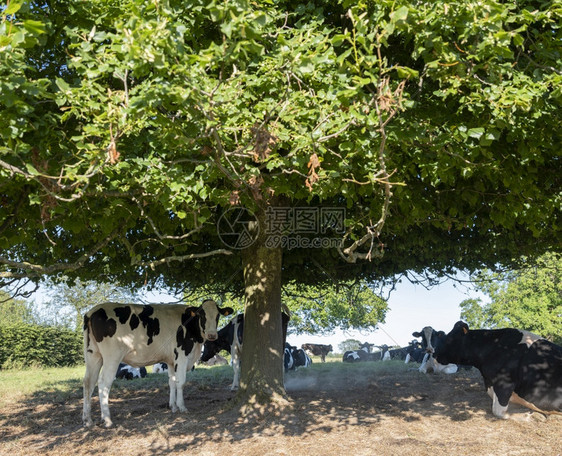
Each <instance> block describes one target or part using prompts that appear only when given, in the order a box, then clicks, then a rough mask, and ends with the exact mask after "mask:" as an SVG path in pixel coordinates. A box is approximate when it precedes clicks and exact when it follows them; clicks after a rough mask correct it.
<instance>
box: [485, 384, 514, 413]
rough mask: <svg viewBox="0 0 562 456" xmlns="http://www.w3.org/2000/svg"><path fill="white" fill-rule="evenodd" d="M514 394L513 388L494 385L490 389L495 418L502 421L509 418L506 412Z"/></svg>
mask: <svg viewBox="0 0 562 456" xmlns="http://www.w3.org/2000/svg"><path fill="white" fill-rule="evenodd" d="M512 393H513V388H507V387H500V386H499V385H494V386H493V387H492V388H489V389H488V394H489V395H490V396H491V398H492V413H493V414H494V416H496V417H498V418H502V419H506V418H507V414H506V412H507V407H508V404H509V398H510V397H511V394H512Z"/></svg>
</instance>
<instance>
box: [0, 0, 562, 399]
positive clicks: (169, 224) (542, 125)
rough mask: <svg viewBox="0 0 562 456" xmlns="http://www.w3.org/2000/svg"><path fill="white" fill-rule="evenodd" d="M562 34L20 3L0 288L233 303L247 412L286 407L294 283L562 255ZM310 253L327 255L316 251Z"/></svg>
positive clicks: (401, 0) (6, 138)
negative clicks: (89, 285)
mask: <svg viewBox="0 0 562 456" xmlns="http://www.w3.org/2000/svg"><path fill="white" fill-rule="evenodd" d="M561 14H562V10H561V9H560V6H559V3H557V2H555V1H553V2H543V1H520V2H516V3H512V2H507V3H505V2H500V1H495V0H481V1H478V2H473V1H467V2H452V3H444V2H433V1H419V2H409V1H405V0H392V1H391V0H381V1H379V2H371V1H355V0H354V1H350V0H331V1H310V2H302V3H301V2H299V1H291V0H285V1H278V2H251V1H247V0H233V1H228V2H216V1H212V0H194V1H190V2H187V1H174V0H159V1H151V2H147V1H145V0H93V1H90V2H58V1H49V0H45V1H32V2H26V3H25V4H24V3H21V2H18V1H15V0H11V1H10V2H9V3H8V4H7V5H6V8H5V9H4V11H3V13H2V22H1V24H0V32H1V35H0V91H1V92H0V93H1V98H0V118H1V119H2V121H1V123H0V141H1V143H0V177H1V181H0V201H2V204H1V205H0V248H1V253H0V265H1V269H0V278H1V279H2V280H3V283H4V284H6V285H10V284H13V283H15V281H17V280H20V279H31V280H34V281H36V280H39V279H40V278H41V277H42V276H45V275H53V276H57V275H60V274H65V275H67V276H69V277H73V276H80V277H82V278H83V279H84V280H85V279H89V278H95V279H96V280H103V281H108V280H119V282H120V283H121V284H129V285H131V286H135V285H138V284H145V283H146V284H148V285H149V286H150V285H157V284H166V285H167V286H172V287H174V286H175V287H180V286H186V285H188V286H191V287H199V286H202V285H211V286H215V287H217V289H221V290H222V291H225V290H232V291H234V292H240V290H243V292H244V295H245V313H246V318H247V324H246V325H245V336H244V337H245V347H246V348H245V350H244V354H243V360H242V366H243V371H242V379H241V390H240V392H239V399H240V402H241V403H252V404H260V403H264V402H265V403H269V401H271V400H272V399H271V398H272V397H273V398H274V399H273V400H275V398H279V399H280V401H282V398H283V395H284V389H283V383H282V374H283V373H282V367H281V366H282V363H281V319H280V305H281V286H282V284H283V283H285V282H288V281H292V280H296V281H298V282H300V283H304V284H306V283H308V284H315V285H318V284H321V283H322V282H333V281H339V280H350V279H352V280H358V279H365V280H367V281H371V282H372V281H380V280H384V279H387V278H392V277H394V276H395V275H396V274H400V273H403V272H404V271H408V270H413V271H416V272H420V273H430V274H440V273H443V272H450V271H451V270H453V269H454V268H465V269H468V270H475V269H478V268H481V267H484V266H495V265H498V264H502V265H507V266H509V265H513V264H514V263H516V262H517V261H518V259H519V258H520V256H521V255H523V254H524V255H527V256H528V257H533V256H535V255H537V254H540V253H542V252H544V251H547V250H549V249H560V240H561V239H560V232H561V231H560V230H561V227H562V224H561V223H560V220H559V216H560V205H561V200H560V187H561V186H560V179H561V177H560V176H561V175H562V173H561V171H562V170H561V162H560V156H559V152H560V151H559V145H560V143H561V137H560V132H561V131H562V129H561V127H562V123H561V117H562V109H560V105H561V101H562V91H561V89H560V88H561V87H562V74H561V71H560V68H562V65H561V64H562V61H561V55H560V43H561V42H562V41H561V40H562V31H561V29H560V27H559V24H560V22H561V20H562V17H561ZM231 208H237V209H241V208H244V209H245V211H239V212H236V211H229V209H231ZM299 208H300V209H307V210H309V212H308V216H306V214H307V212H306V211H302V212H297V209H299ZM338 211H339V212H338ZM303 214H304V215H303ZM311 214H312V215H311ZM301 216H304V218H303V219H302V221H303V222H306V223H304V224H303V225H302V226H299V230H296V227H295V225H294V222H295V219H296V218H297V217H301ZM309 216H312V217H313V219H311V218H309ZM314 217H318V220H320V221H319V222H318V223H317V225H311V223H312V222H311V220H317V219H314ZM273 222H275V223H273ZM280 222H286V223H280ZM221 223H223V224H222V225H221ZM224 223H226V227H227V229H225V228H224ZM217 226H218V228H217ZM221 227H222V228H221ZM217 231H219V233H217ZM218 234H223V236H219V235H218ZM273 234H274V235H275V236H281V238H277V237H274V238H272V235H273ZM294 235H298V242H297V243H296V244H287V243H285V242H284V241H283V239H284V238H283V237H282V236H285V237H288V238H291V239H292V237H295V236H294ZM318 235H320V237H322V238H335V237H339V244H338V246H337V247H331V248H313V249H311V248H305V246H310V245H316V246H318V244H310V243H308V244H307V243H305V242H304V241H303V239H304V238H306V239H308V240H309V241H313V240H314V238H315V237H316V238H318ZM233 239H234V241H235V242H233ZM278 239H281V242H277V241H278ZM264 347H267V348H268V349H265V350H264V349H263V348H264ZM254 408H255V409H256V410H261V409H260V407H259V406H256V407H254Z"/></svg>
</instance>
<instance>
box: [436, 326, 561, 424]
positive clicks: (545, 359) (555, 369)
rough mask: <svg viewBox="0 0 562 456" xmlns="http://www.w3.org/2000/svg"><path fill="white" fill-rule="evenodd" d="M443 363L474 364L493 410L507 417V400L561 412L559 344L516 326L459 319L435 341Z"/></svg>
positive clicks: (501, 416)
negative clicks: (472, 324) (483, 325)
mask: <svg viewBox="0 0 562 456" xmlns="http://www.w3.org/2000/svg"><path fill="white" fill-rule="evenodd" d="M435 357H436V358H437V361H438V362H439V363H442V364H446V363H458V364H467V365H471V366H474V367H476V368H477V369H478V370H479V371H480V373H481V374H482V377H483V378H484V384H485V386H486V389H487V390H488V394H489V395H490V397H491V398H492V413H493V414H494V415H495V416H497V417H499V418H507V415H506V412H507V407H508V404H509V402H510V401H511V402H513V403H517V404H520V405H523V406H525V407H527V408H530V409H531V410H534V411H537V412H540V413H543V414H557V415H562V347H561V346H559V345H555V344H553V343H552V342H549V341H548V340H546V339H543V338H541V337H539V336H537V335H535V334H532V333H530V332H527V331H522V330H519V329H513V328H506V329H480V330H478V329H476V330H471V329H469V327H468V325H467V324H466V323H464V322H462V321H459V322H457V323H456V324H455V326H454V328H453V330H452V331H451V332H450V333H449V334H447V335H446V336H445V337H443V338H441V339H440V340H439V341H438V342H437V347H436V349H435Z"/></svg>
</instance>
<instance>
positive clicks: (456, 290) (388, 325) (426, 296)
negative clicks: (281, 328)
mask: <svg viewBox="0 0 562 456" xmlns="http://www.w3.org/2000/svg"><path fill="white" fill-rule="evenodd" d="M468 298H481V299H484V296H483V295H482V294H479V293H477V292H476V291H474V290H473V289H472V288H471V287H470V286H469V285H467V284H462V283H461V284H459V283H457V282H454V281H452V280H448V281H446V282H444V283H442V284H441V285H437V286H435V287H433V288H431V289H429V290H428V289H426V288H425V287H423V286H421V285H414V284H412V283H410V282H408V281H404V282H402V283H399V284H398V285H397V286H396V289H395V290H394V291H393V292H392V293H391V294H390V297H389V300H388V304H389V309H390V310H389V311H388V313H387V315H386V321H385V323H383V324H381V325H379V329H378V330H376V331H372V332H366V331H362V332H356V331H350V332H346V333H344V332H342V331H336V332H335V333H334V334H333V335H329V336H309V335H289V337H288V338H287V341H288V342H289V343H290V344H291V345H296V346H298V347H300V346H301V344H303V343H319V344H332V346H333V347H334V350H337V346H338V344H339V343H341V342H342V341H344V340H346V339H350V338H353V339H358V340H360V341H361V342H370V343H374V344H377V345H382V344H387V345H389V346H392V345H400V346H405V345H407V344H408V342H410V341H411V340H413V339H414V337H413V336H412V332H414V331H420V330H421V329H422V328H423V327H424V326H432V327H433V328H434V329H436V330H442V331H445V332H449V331H450V330H451V329H453V326H454V324H455V323H456V322H457V321H458V320H459V319H460V313H461V310H460V307H459V304H460V303H461V302H462V301H464V300H465V299H468Z"/></svg>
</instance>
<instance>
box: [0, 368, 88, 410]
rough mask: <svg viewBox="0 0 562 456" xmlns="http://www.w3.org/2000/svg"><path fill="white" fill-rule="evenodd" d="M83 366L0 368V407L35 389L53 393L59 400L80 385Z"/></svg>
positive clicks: (31, 392)
mask: <svg viewBox="0 0 562 456" xmlns="http://www.w3.org/2000/svg"><path fill="white" fill-rule="evenodd" d="M83 376H84V366H75V367H53V368H47V369H41V368H37V369H22V370H15V369H9V370H0V408H2V407H5V406H6V405H7V404H10V403H14V402H18V401H19V400H21V399H22V398H24V397H26V396H30V395H32V394H34V393H36V392H37V391H43V392H45V393H54V394H55V396H60V397H61V400H62V398H64V397H68V396H69V395H71V394H73V393H74V392H75V391H76V388H78V387H79V386H81V385H82V377H83Z"/></svg>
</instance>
